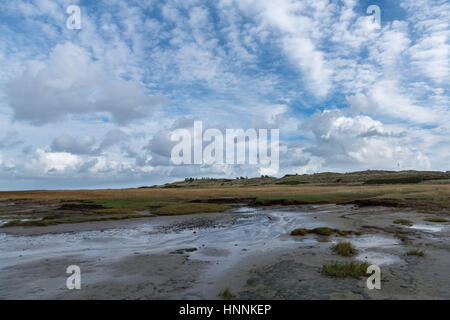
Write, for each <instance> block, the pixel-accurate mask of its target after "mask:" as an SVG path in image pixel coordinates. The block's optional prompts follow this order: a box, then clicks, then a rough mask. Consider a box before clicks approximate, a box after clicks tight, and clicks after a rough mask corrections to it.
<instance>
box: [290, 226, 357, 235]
mask: <svg viewBox="0 0 450 320" xmlns="http://www.w3.org/2000/svg"><path fill="white" fill-rule="evenodd" d="M309 233H311V234H317V235H320V236H331V235H332V234H335V233H336V234H338V235H340V236H348V235H351V234H354V235H358V236H359V235H361V234H362V232H359V231H353V230H340V229H333V228H329V227H318V228H314V229H305V228H297V229H294V230H292V231H291V235H292V236H305V235H307V234H309Z"/></svg>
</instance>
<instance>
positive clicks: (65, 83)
mask: <svg viewBox="0 0 450 320" xmlns="http://www.w3.org/2000/svg"><path fill="white" fill-rule="evenodd" d="M5 93H6V96H7V97H6V99H7V102H8V104H9V106H10V107H11V108H12V109H13V111H14V118H15V119H17V120H26V121H29V122H30V123H33V124H43V123H47V122H51V121H56V120H59V119H61V118H62V117H63V116H67V115H70V114H95V113H98V112H106V113H108V114H109V115H111V117H112V120H113V121H115V122H118V123H126V122H129V121H131V120H134V119H140V118H142V117H146V116H149V115H151V113H152V111H153V108H154V106H155V105H158V104H162V103H164V102H165V99H164V98H163V97H161V96H156V97H149V96H148V95H147V94H146V91H145V89H144V88H143V87H142V86H141V85H140V84H138V83H136V82H132V81H124V80H120V79H115V78H114V77H113V76H112V75H111V74H110V73H108V71H107V70H106V68H105V66H104V65H103V64H102V62H101V61H94V60H92V58H91V56H90V54H89V53H88V52H87V51H86V50H85V49H83V48H81V47H79V46H76V45H74V44H72V43H65V44H63V45H57V46H56V47H55V48H54V50H53V51H52V53H51V55H50V58H49V61H48V62H47V63H46V64H45V63H42V62H38V61H33V62H31V63H30V64H29V66H28V69H27V70H26V72H25V73H24V74H22V75H20V76H18V77H16V78H14V79H12V80H10V81H9V82H8V84H7V86H6V90H5Z"/></svg>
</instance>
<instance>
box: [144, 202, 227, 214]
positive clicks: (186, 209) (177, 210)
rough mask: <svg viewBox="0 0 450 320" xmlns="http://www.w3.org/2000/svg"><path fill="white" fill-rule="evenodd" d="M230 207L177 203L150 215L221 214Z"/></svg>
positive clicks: (158, 209)
mask: <svg viewBox="0 0 450 320" xmlns="http://www.w3.org/2000/svg"><path fill="white" fill-rule="evenodd" d="M229 208H230V207H229V206H226V205H223V204H217V203H177V204H171V205H167V206H164V207H161V208H157V209H155V210H154V211H152V213H154V214H156V215H159V216H170V215H183V214H194V213H209V212H222V211H225V210H228V209H229Z"/></svg>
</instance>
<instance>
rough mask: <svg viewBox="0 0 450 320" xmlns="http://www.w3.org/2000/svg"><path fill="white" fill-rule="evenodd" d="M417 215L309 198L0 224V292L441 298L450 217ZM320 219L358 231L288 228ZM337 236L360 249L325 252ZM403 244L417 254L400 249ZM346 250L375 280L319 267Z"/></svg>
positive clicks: (447, 279)
mask: <svg viewBox="0 0 450 320" xmlns="http://www.w3.org/2000/svg"><path fill="white" fill-rule="evenodd" d="M24 210H26V208H24ZM432 216H437V217H440V215H439V214H435V215H432ZM426 217H430V214H426V213H418V212H416V211H414V210H411V209H405V208H386V207H370V206H369V207H358V206H355V205H315V206H289V207H267V208H250V207H240V208H235V209H233V210H231V211H228V212H224V213H208V214H196V215H188V216H172V217H151V218H141V219H130V220H123V221H102V222H89V223H77V224H63V225H54V226H48V227H11V228H2V229H0V250H1V255H0V299H217V298H220V296H219V294H220V293H221V292H222V291H223V290H224V289H226V288H229V289H230V291H231V292H232V293H233V294H235V295H236V298H237V299H450V275H449V268H448V266H449V265H450V241H449V240H450V227H449V223H431V222H425V221H424V218H426ZM396 219H408V220H411V221H412V222H413V225H412V226H404V225H397V224H394V223H393V221H394V220H396ZM320 226H327V227H331V228H339V229H341V230H354V231H360V232H362V235H360V236H356V235H352V236H346V237H343V236H336V235H332V236H318V235H314V234H310V235H306V236H296V237H294V236H291V235H290V234H289V233H290V231H291V230H293V229H295V228H299V227H306V228H314V227H320ZM342 240H348V241H351V242H352V243H353V244H354V245H355V246H356V248H357V249H358V250H359V254H358V255H357V256H355V257H350V258H348V257H341V256H338V255H336V254H334V253H333V252H332V251H331V250H330V247H331V245H332V244H334V243H336V242H338V241H342ZM410 249H420V250H422V251H424V252H425V256H424V257H418V256H407V255H406V252H407V251H408V250H410ZM354 260H360V261H368V262H370V263H372V264H377V265H378V266H379V267H380V268H381V271H382V283H381V290H369V289H367V287H366V278H365V277H363V278H361V279H359V280H358V279H353V278H345V279H337V278H330V277H327V276H324V275H322V274H321V273H320V272H319V271H320V269H321V266H322V264H324V263H329V262H332V261H354ZM69 265H78V266H79V267H80V269H81V289H80V290H68V289H67V287H66V279H67V277H68V276H69V275H68V274H66V268H67V267H68V266H69Z"/></svg>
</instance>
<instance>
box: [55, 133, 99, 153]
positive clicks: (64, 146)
mask: <svg viewBox="0 0 450 320" xmlns="http://www.w3.org/2000/svg"><path fill="white" fill-rule="evenodd" d="M94 145H95V138H94V137H90V136H80V137H72V136H70V135H63V136H60V137H58V138H56V139H54V140H53V142H52V144H51V150H52V151H53V152H68V153H72V154H95V153H97V150H96V149H95V148H94Z"/></svg>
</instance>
